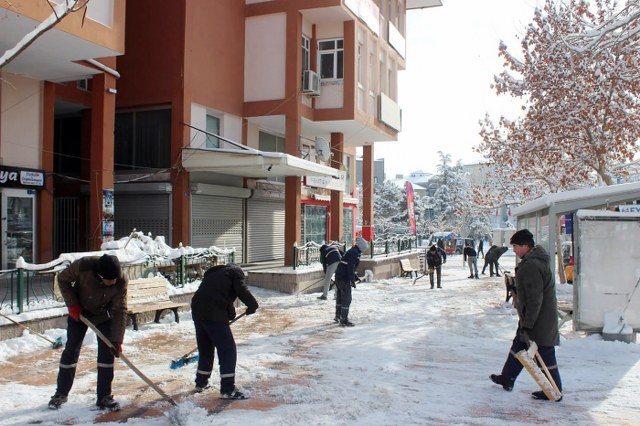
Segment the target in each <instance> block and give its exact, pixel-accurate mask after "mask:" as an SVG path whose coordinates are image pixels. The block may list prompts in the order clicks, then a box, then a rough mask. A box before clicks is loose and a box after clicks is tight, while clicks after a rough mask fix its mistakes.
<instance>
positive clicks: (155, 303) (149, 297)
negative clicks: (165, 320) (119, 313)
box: [127, 277, 189, 330]
mask: <svg viewBox="0 0 640 426" xmlns="http://www.w3.org/2000/svg"><path fill="white" fill-rule="evenodd" d="M167 283H168V282H167V280H166V279H165V278H163V277H154V278H139V279H136V280H131V281H129V285H128V288H127V315H129V316H130V317H131V320H132V322H133V329H134V330H137V329H138V317H137V315H138V314H141V313H144V312H153V311H155V319H154V321H155V322H160V315H161V314H162V311H164V310H166V309H170V310H171V311H173V315H174V317H175V320H176V322H180V318H179V316H178V308H181V307H184V306H188V305H189V304H188V303H181V302H173V301H172V300H171V299H170V298H169V294H168V293H167Z"/></svg>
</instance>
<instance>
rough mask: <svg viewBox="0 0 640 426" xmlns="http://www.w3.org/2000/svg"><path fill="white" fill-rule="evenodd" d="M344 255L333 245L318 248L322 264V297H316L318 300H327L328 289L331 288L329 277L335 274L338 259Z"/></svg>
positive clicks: (338, 262)
mask: <svg viewBox="0 0 640 426" xmlns="http://www.w3.org/2000/svg"><path fill="white" fill-rule="evenodd" d="M343 254H344V253H343V252H342V251H341V250H340V249H338V247H336V246H334V245H328V244H323V245H322V247H320V263H322V270H323V271H324V287H323V289H322V295H321V296H320V297H318V299H320V300H327V294H329V287H330V286H331V277H333V274H335V273H336V269H338V265H339V264H340V259H342V255H343Z"/></svg>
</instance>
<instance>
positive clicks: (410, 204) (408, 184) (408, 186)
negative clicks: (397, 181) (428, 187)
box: [404, 181, 416, 235]
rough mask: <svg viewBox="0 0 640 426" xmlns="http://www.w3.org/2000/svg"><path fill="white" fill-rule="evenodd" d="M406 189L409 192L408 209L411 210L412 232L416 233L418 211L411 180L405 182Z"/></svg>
mask: <svg viewBox="0 0 640 426" xmlns="http://www.w3.org/2000/svg"><path fill="white" fill-rule="evenodd" d="M404 190H405V192H406V193H407V211H408V212H409V226H411V232H412V233H413V235H416V212H415V205H414V196H413V185H411V182H409V181H406V182H405V183H404Z"/></svg>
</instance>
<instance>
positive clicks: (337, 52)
mask: <svg viewBox="0 0 640 426" xmlns="http://www.w3.org/2000/svg"><path fill="white" fill-rule="evenodd" d="M318 51H319V54H320V78H323V79H341V78H343V68H344V67H343V60H344V58H343V56H344V40H343V39H335V40H323V41H321V42H320V43H319V44H318Z"/></svg>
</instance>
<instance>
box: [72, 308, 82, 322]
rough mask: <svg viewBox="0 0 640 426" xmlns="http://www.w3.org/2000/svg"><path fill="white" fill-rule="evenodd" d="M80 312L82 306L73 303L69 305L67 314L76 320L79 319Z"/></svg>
mask: <svg viewBox="0 0 640 426" xmlns="http://www.w3.org/2000/svg"><path fill="white" fill-rule="evenodd" d="M81 313H82V306H80V305H73V306H69V316H70V317H71V318H73V319H74V320H76V321H80V314H81Z"/></svg>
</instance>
